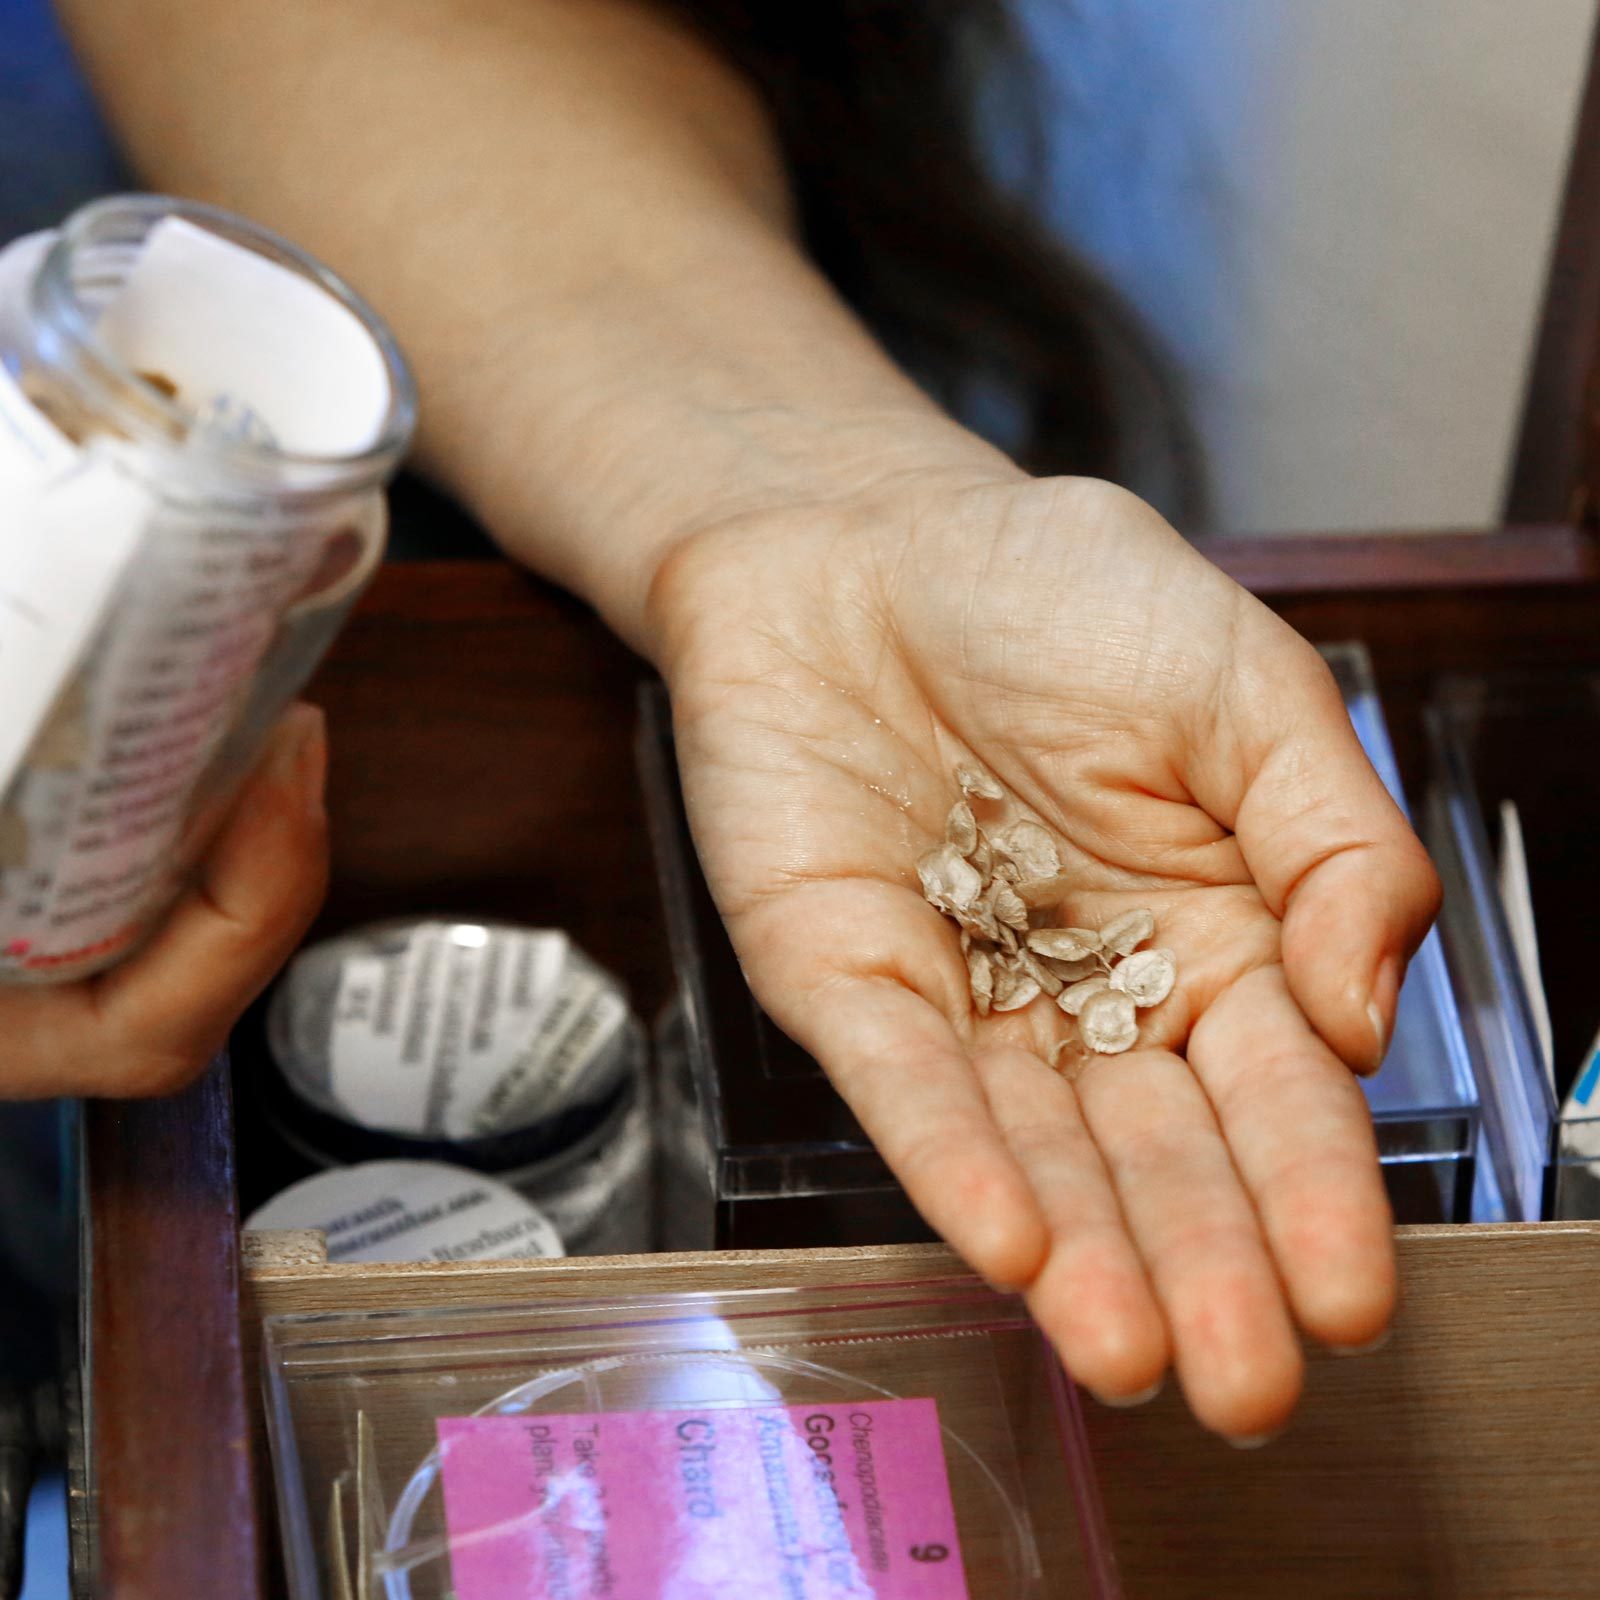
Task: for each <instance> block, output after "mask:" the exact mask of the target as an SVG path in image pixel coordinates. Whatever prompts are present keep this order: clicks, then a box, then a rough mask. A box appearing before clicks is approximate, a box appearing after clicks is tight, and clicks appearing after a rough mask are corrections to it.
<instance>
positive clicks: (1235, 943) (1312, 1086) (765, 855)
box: [657, 480, 1437, 1438]
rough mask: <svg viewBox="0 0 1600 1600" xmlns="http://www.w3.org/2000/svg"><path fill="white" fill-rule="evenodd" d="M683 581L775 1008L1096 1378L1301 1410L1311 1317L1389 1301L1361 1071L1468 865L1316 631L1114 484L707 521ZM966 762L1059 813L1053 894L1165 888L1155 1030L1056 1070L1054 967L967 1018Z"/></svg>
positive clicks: (1267, 1424)
mask: <svg viewBox="0 0 1600 1600" xmlns="http://www.w3.org/2000/svg"><path fill="white" fill-rule="evenodd" d="M657 604H658V609H659V611H660V613H661V619H662V637H663V639H664V641H665V648H664V652H663V654H664V665H665V669H666V672H667V676H668V679H669V682H670V685H671V687H672V691H673V699H674V714H675V718H676V721H677V729H678V748H679V752H680V760H681V762H682V765H683V777H684V787H685V795H686V798H687V803H688V806H689V814H690V820H691V825H692V827H693V830H694V834H695V839H696V842H697V845H698V848H699V850H700V854H701V857H702V860H703V862H704V865H705V868H706V872H707V875H708V878H709V881H710V883H711V887H712V890H713V893H714V894H715V896H716V898H717V901H718V904H719V906H720V908H721V910H722V912H723V914H724V916H725V917H726V918H727V920H728V923H729V927H730V931H731V934H732V937H733V941H734V944H735V947H736V949H737V950H738V952H739V955H740V958H741V960H742V962H743V963H744V966H745V970H746V972H747V974H748V976H749V979H750V982H751V985H752V987H753V988H754V990H755V992H756V994H757V996H758V998H759V999H760V1000H761V1001H762V1003H763V1005H764V1006H765V1007H766V1008H767V1010H768V1011H769V1013H770V1014H771V1015H772V1016H773V1018H774V1019H775V1020H776V1021H777V1022H778V1023H779V1025H780V1026H782V1027H783V1028H784V1029H785V1030H786V1031H787V1032H789V1033H790V1034H791V1035H792V1036H793V1037H794V1038H795V1039H796V1040H797V1041H798V1042H799V1043H800V1044H802V1045H803V1046H804V1047H806V1048H807V1049H809V1050H810V1051H811V1052H812V1053H813V1054H814V1055H815V1056H816V1057H817V1059H818V1060H819V1061H820V1062H821V1063H822V1065H823V1066H824V1068H825V1069H826V1070H827V1071H828V1072H829V1074H830V1076H831V1077H832V1078H833V1081H834V1082H835V1083H836V1084H837V1086H838V1088H839V1089H840V1091H841V1093H843V1095H844V1096H845V1098H846V1099H847V1100H849V1102H850V1103H851V1105H852V1107H853V1108H854V1110H855V1111H856V1113H857V1115H858V1116H859V1117H860V1119H861V1122H862V1124H863V1126H864V1127H865V1128H866V1129H867V1130H868V1132H869V1133H870V1134H871V1135H872V1137H873V1138H874V1140H875V1141H876V1142H877V1144H878V1146H879V1148H880V1150H881V1151H882V1152H883V1154H884V1156H885V1158H886V1159H887V1160H888V1162H889V1163H890V1165H891V1166H892V1167H893V1168H894V1169H895V1171H896V1172H897V1174H898V1175H899V1177H900V1179H901V1180H902V1182H903V1183H904V1184H905V1186H906V1188H907V1190H908V1191H909V1193H910V1194H911V1196H912V1198H913V1199H914V1200H915V1201H916V1203H917V1205H918V1206H919V1208H920V1209H921V1210H922V1211H923V1213H924V1215H925V1216H926V1217H927V1218H928V1220H929V1221H930V1223H931V1224H932V1225H933V1226H934V1227H936V1228H937V1229H938V1230H939V1231H940V1232H941V1233H942V1234H943V1235H944V1236H945V1237H946V1238H948V1239H949V1240H950V1242H951V1243H952V1244H953V1245H954V1246H955V1247H956V1248H957V1249H958V1250H960V1251H961V1252H962V1254H964V1255H965V1256H966V1258H967V1259H968V1260H969V1261H970V1262H971V1263H972V1265H973V1266H974V1267H975V1268H976V1269H978V1270H979V1271H981V1272H983V1273H985V1274H986V1275H988V1276H989V1277H991V1278H992V1279H994V1280H995V1281H997V1282H1002V1283H1007V1284H1016V1285H1021V1286H1024V1287H1025V1288H1026V1291H1027V1293H1028V1295H1029V1297H1030V1303H1031V1304H1032V1306H1033V1309H1034V1311H1035V1314H1036V1315H1037V1316H1038V1318H1039V1320H1040V1322H1041V1324H1042V1325H1043V1326H1044V1328H1045V1329H1046V1331H1047V1332H1048V1333H1049V1334H1050V1335H1051V1336H1052V1337H1053V1338H1054V1340H1055V1341H1056V1343H1057V1345H1058V1346H1059V1348H1060V1349H1061V1351H1062V1353H1063V1355H1064V1357H1065V1358H1066V1360H1067V1362H1068V1364H1069V1366H1070V1367H1071V1368H1072V1370H1073V1371H1074V1373H1075V1374H1076V1375H1077V1376H1078V1377H1079V1378H1080V1379H1081V1380H1082V1381H1083V1382H1085V1383H1086V1384H1088V1385H1089V1386H1090V1387H1092V1388H1094V1389H1095V1390H1096V1391H1097V1392H1099V1393H1100V1394H1101V1395H1103V1396H1105V1397H1106V1398H1109V1399H1119V1398H1121V1399H1126V1398H1132V1397H1135V1396H1137V1395H1138V1394H1140V1393H1141V1392H1143V1391H1145V1390H1147V1389H1149V1388H1150V1387H1151V1386H1152V1385H1154V1384H1155V1383H1157V1382H1158V1381H1159V1380H1160V1378H1161V1376H1162V1374H1163V1372H1164V1371H1165V1369H1166V1367H1167V1366H1168V1364H1169V1362H1172V1363H1175V1365H1176V1368H1177V1371H1178V1374H1179V1376H1180V1379H1181V1381H1182V1382H1183V1385H1184V1388H1185V1390H1186V1393H1187V1394H1188V1397H1189V1399H1190V1402H1191V1404H1192V1405H1193V1407H1194V1408H1195V1411H1196V1413H1197V1414H1198V1415H1199V1417H1200V1418H1201V1420H1202V1421H1204V1422H1205V1423H1207V1424H1208V1425H1209V1426H1211V1427H1213V1428H1215V1429H1217V1430H1218V1431H1220V1432H1222V1433H1225V1434H1227V1435H1229V1436H1230V1437H1234V1438H1253V1437H1256V1436H1259V1435H1261V1434H1263V1433H1266V1432H1269V1431H1271V1430H1272V1429H1274V1428H1276V1427H1277V1426H1279V1425H1281V1423H1282V1422H1283V1420H1284V1419H1285V1418H1286V1416H1287V1414H1288V1412H1289V1410H1290V1409H1291V1408H1292V1406H1293V1404H1294V1401H1295V1398H1296V1396H1297V1394H1298V1391H1299V1386H1300V1366H1301V1358H1300V1353H1299V1348H1298V1344H1297V1341H1296V1338H1295V1335H1294V1327H1293V1324H1294V1322H1296V1321H1298V1323H1299V1324H1300V1325H1301V1326H1302V1327H1303V1328H1304V1329H1305V1330H1306V1331H1307V1332H1309V1333H1310V1334H1311V1335H1312V1336H1314V1337H1317V1338H1320V1339H1322V1340H1325V1341H1327V1342H1329V1343H1332V1344H1336V1345H1344V1346H1356V1345H1360V1344H1362V1343H1365V1342H1367V1341H1370V1340H1371V1339H1373V1338H1374V1337H1375V1336H1377V1335H1379V1334H1380V1333H1381V1332H1382V1330H1383V1329H1384V1328H1385V1326H1386V1325H1387V1322H1388V1319H1389V1316H1390V1314H1391V1312H1392V1308H1393V1301H1394V1292H1395V1286H1394V1269H1393V1258H1392V1250H1391V1245H1390V1236H1389V1212H1388V1207H1387V1203H1386V1201H1385V1197H1384V1192H1383V1187H1382V1183H1381V1179H1380V1176H1379V1171H1378V1166H1377V1159H1376V1151H1375V1147H1374V1143H1373V1136H1372V1130H1371V1123H1370V1119H1369V1117H1368V1115H1367V1112H1366V1107H1365V1104H1364V1101H1363V1098H1362V1096H1361V1094H1360V1091H1359V1088H1358V1086H1357V1085H1356V1083H1355V1082H1354V1080H1353V1079H1352V1077H1351V1075H1350V1070H1349V1069H1350V1068H1355V1069H1356V1070H1360V1071H1370V1070H1372V1069H1374V1068H1375V1067H1376V1066H1377V1064H1378V1062H1379V1060H1380V1059H1381V1056H1382V1052H1383V1046H1384V1042H1385V1040H1386V1038H1387V1034H1388V1031H1389V1029H1390V1027H1391V1026H1392V1022H1393V1011H1394V1006H1395V1002H1396V997H1397V994H1398V989H1399V983H1400V978H1401V974H1402V971H1403V967H1404V963H1405V960H1406V959H1407V957H1408V956H1409V955H1410V953H1411V951H1412V950H1413V949H1414V948H1415V945H1416V943H1417V942H1418V940H1419V939H1420V937H1421V935H1422V932H1423V931H1424V929H1425V928H1426V926H1427V923H1428V921H1429V920H1430V918H1431V916H1432V914H1433V911H1434V909H1435V904H1436V893H1437V891H1436V887H1435V881H1434V878H1433V874H1432V870H1431V868H1430V866H1429V864H1428V862H1427V858H1426V856H1425V854H1424V853H1423V851H1422V848H1421V846H1420V845H1419V844H1418V843H1417V841H1416V839H1415V838H1414V837H1413V835H1412V834H1411V832H1410V830H1409V829H1408V828H1407V826H1406V824H1405V822H1404V820H1403V818H1402V817H1401V815H1400V814H1399V812H1398V811H1397V809H1396V808H1395V807H1394V806H1393V804H1392V803H1391V802H1390V800H1389V798H1388V796H1387V795H1386V793H1385V792H1384V790H1383V788H1382V785H1381V784H1380V782H1379V781H1378V779H1377V777H1376V775H1375V774H1374V773H1373V772H1372V770H1371V768H1370V766H1369V765H1368V764H1367V762H1366V760H1365V758H1364V756H1363V755H1362V753H1361V750H1360V747H1359V745H1358V744H1357V742H1356V739H1355V736H1354V734H1353V733H1352V731H1351V729H1350V725H1349V722H1348V719H1347V717H1346V716H1345V713H1344V710H1343V707H1342V705H1341V703H1340V699H1339V696H1338V693H1337V691H1336V689H1335V688H1334V685H1333V683H1332V680H1331V678H1330V677H1329V675H1328V673H1327V671H1326V670H1325V669H1324V667H1323V666H1322V664H1321V662H1320V660H1319V659H1318V658H1317V656H1316V654H1315V653H1314V652H1313V651H1312V650H1311V649H1310V647H1309V646H1307V645H1306V644H1305V643H1304V642H1303V641H1302V640H1301V639H1299V638H1298V636H1296V635H1295V634H1294V633H1292V632H1291V631H1290V630H1289V629H1288V628H1286V627H1285V626H1284V625H1283V624H1281V623H1280V622H1278V621H1277V620H1276V619H1275V618H1274V617H1272V615H1271V614H1270V613H1269V612H1267V611H1266V610H1265V608H1263V607H1262V606H1260V605H1259V604H1258V603H1257V602H1255V601H1254V600H1252V599H1251V598H1250V597H1249V596H1248V595H1247V594H1245V593H1244V591H1242V590H1240V589H1239V588H1238V587H1237V586H1236V585H1234V584H1233V583H1232V582H1231V581H1230V580H1228V579H1227V578H1225V577H1224V576H1223V575H1222V574H1221V573H1220V572H1218V571H1217V570H1216V569H1215V568H1214V567H1212V566H1211V565H1210V564H1209V563H1208V562H1206V561H1205V560H1204V559H1203V558H1202V557H1201V556H1199V555H1198V554H1197V553H1196V552H1195V551H1194V550H1192V549H1191V548H1190V547H1189V546H1187V545H1186V544H1185V543H1184V542H1183V541H1182V540H1180V539H1179V538H1178V537H1177V536H1176V535H1175V534H1174V533H1173V532H1172V531H1171V529H1169V528H1168V527H1167V526H1166V525H1165V524H1164V523H1163V522H1162V521H1161V519H1160V518H1159V517H1157V516H1156V515H1155V514H1154V513H1153V512H1151V511H1150V510H1149V509H1148V508H1146V507H1145V506H1143V505H1142V504H1141V503H1140V502H1138V501H1137V500H1135V499H1133V498H1132V497H1130V496H1128V495H1126V494H1124V493H1122V492H1120V491H1118V490H1115V489H1113V488H1111V487H1109V486H1107V485H1105V484H1100V483H1096V482H1092V481H1088V480H1059V481H1053V482H1050V481H1046V482H1021V481H1009V480H1006V481H994V482H979V483H971V482H969V483H964V484H956V483H950V482H927V483H917V482H912V483H901V484H899V485H897V486H896V487H895V488H894V489H893V490H892V491H889V492H885V493H882V494H880V495H879V496H877V497H876V498H874V499H873V500H872V501H870V502H866V501H860V502H854V503H852V504H850V505H848V506H830V507H822V508H817V507H808V508H804V509H796V510H792V511H785V512H783V513H781V514H774V513H764V514H762V515H761V516H758V517H752V518H748V519H745V520H744V521H742V522H741V523H739V524H737V525H732V526H729V527H725V528H723V529H720V530H718V531H716V532H714V533H710V534H705V535H702V536H700V537H699V538H697V539H696V540H694V541H693V543H692V544H690V545H688V546H686V547H684V548H683V549H682V550H680V551H679V553H678V554H677V556H676V557H675V559H674V561H673V562H672V564H671V567H670V569H669V571H668V572H667V573H666V574H665V575H664V577H663V580H662V581H661V582H660V583H659V584H658V589H657ZM959 762H974V763H976V764H979V765H981V766H982V767H984V768H985V769H986V770H987V771H989V772H990V773H992V774H993V775H994V776H995V777H996V778H997V779H998V780H999V781H1000V783H1001V784H1002V785H1003V786H1004V787H1005V789H1006V791H1007V794H1008V801H1007V802H1006V808H1005V812H1004V814H1006V815H1020V816H1029V817H1032V818H1035V819H1036V820H1038V821H1040V822H1041V823H1043V824H1044V825H1045V826H1046V827H1048V828H1049V829H1050V830H1051V831H1052V833H1053V834H1054V835H1055V836H1056V838H1057V840H1058V842H1059V845H1060V848H1061V854H1062V860H1063V869H1064V874H1065V882H1066V886H1067V892H1066V896H1065V901H1064V906H1063V916H1062V919H1061V920H1063V921H1065V922H1071V923H1076V924H1090V925H1099V924H1100V923H1102V922H1104V921H1106V920H1107V919H1109V918H1110V917H1111V916H1113V915H1115V914H1116V913H1117V912H1119V911H1122V910H1126V909H1129V908H1131V907H1134V906H1149V907H1150V908H1151V909H1152V910H1153V911H1154V912H1155V914H1156V917H1157V923H1158V929H1159V934H1158V942H1159V943H1160V944H1162V945H1164V946H1167V947H1169V948H1170V949H1172V950H1173V951H1174V952H1175V954H1176V957H1177V962H1178V971H1179V981H1178V987H1177V989H1176V990H1175V991H1174V993H1173V994H1172V996H1171V997H1170V998H1169V999H1168V1000H1167V1001H1166V1002H1165V1003H1163V1004H1162V1005H1161V1006H1159V1007H1158V1008H1156V1009H1154V1010H1151V1011H1146V1012H1142V1013H1141V1014H1140V1016H1141V1022H1142V1028H1141V1036H1140V1040H1139V1044H1138V1046H1137V1047H1136V1048H1135V1049H1134V1050H1133V1051H1130V1052H1129V1053H1127V1054H1125V1055H1117V1056H1091V1057H1088V1058H1087V1060H1084V1058H1083V1057H1082V1056H1079V1057H1077V1058H1076V1059H1077V1060H1078V1061H1081V1062H1082V1068H1081V1070H1080V1071H1079V1072H1077V1074H1076V1075H1075V1076H1073V1075H1070V1074H1061V1073H1057V1072H1055V1071H1052V1070H1051V1068H1050V1067H1049V1066H1047V1065H1046V1062H1047V1061H1048V1060H1049V1059H1050V1057H1051V1054H1052V1048H1053V1047H1054V1046H1055V1045H1056V1044H1058V1043H1059V1042H1060V1041H1061V1040H1063V1039H1066V1038H1068V1037H1069V1036H1070V1035H1071V1033H1072V1031H1073V1025H1072V1024H1071V1023H1070V1022H1069V1021H1068V1020H1067V1019H1066V1018H1065V1017H1064V1016H1063V1015H1062V1013H1061V1012H1060V1011H1059V1010H1058V1009H1057V1008H1056V1007H1055V1006H1053V1005H1051V1004H1050V1003H1049V1001H1048V1000H1043V999H1041V1000H1038V1001H1035V1002H1034V1003H1033V1004H1032V1005H1030V1006H1028V1007H1026V1008H1025V1009H1023V1010H1021V1011H1016V1012H1010V1013H1007V1014H1004V1015H999V1014H996V1015H991V1016H989V1017H986V1018H982V1019H979V1018H978V1017H977V1016H976V1015H975V1014H974V1012H973V1009H972V1005H971V1002H970V999H969V996H968V987H967V972H966V966H965V962H964V961H963V959H962V956H961V952H960V948H959V945H958V941H957V937H956V931H955V928H954V926H953V924H951V923H950V922H948V921H947V920H946V919H945V918H943V917H942V916H940V914H939V913H938V912H936V911H935V910H934V909H933V908H932V907H931V906H929V905H928V904H927V903H926V902H925V901H924V900H923V898H922V895H921V892H920V889H919V886H918V883H917V877H916V873H915V869H914V863H915V861H916V859H917V857H918V856H919V855H921V854H922V853H923V852H924V851H925V850H927V849H928V848H929V846H930V845H931V844H933V843H935V842H936V841H937V839H938V838H939V836H940V832H941V829H942V826H943V822H944V817H945V814H946V812H947V811H948V810H949V808H950V805H951V804H952V802H953V801H954V800H955V799H956V798H958V791H957V790H956V787H955V784H954V782H953V779H952V777H951V772H952V769H953V767H954V766H955V765H956V764H957V763H959ZM980 809H982V808H980ZM990 814H991V815H996V814H999V812H998V808H991V811H990Z"/></svg>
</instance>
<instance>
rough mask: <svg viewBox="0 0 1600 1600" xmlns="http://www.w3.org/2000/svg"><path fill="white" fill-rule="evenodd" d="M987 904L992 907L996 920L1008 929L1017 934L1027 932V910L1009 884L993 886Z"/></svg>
mask: <svg viewBox="0 0 1600 1600" xmlns="http://www.w3.org/2000/svg"><path fill="white" fill-rule="evenodd" d="M989 904H990V905H991V906H993V907H994V914H995V917H996V919H997V920H998V921H1000V922H1003V923H1005V925H1006V926H1007V927H1008V928H1015V929H1016V930H1017V932H1018V933H1026V932H1027V931H1028V908H1027V907H1026V906H1025V905H1023V903H1022V897H1021V896H1020V895H1019V894H1018V893H1017V891H1016V890H1015V889H1013V888H1012V887H1011V885H1010V884H1008V883H997V884H994V885H993V886H992V887H991V889H990V893H989Z"/></svg>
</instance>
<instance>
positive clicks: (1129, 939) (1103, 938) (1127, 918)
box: [1100, 906, 1156, 956]
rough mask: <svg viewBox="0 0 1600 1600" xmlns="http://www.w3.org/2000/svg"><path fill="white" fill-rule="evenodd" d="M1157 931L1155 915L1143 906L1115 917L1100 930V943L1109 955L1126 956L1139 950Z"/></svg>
mask: <svg viewBox="0 0 1600 1600" xmlns="http://www.w3.org/2000/svg"><path fill="white" fill-rule="evenodd" d="M1155 931H1156V919H1155V913H1154V912H1152V911H1149V910H1147V909H1145V908H1144V907H1143V906H1141V907H1140V908H1139V909H1138V910H1137V911H1124V912H1123V913H1122V915H1121V916H1120V917H1113V918H1112V919H1111V920H1110V921H1109V922H1108V923H1107V924H1106V925H1105V927H1103V928H1102V929H1101V930H1100V942H1101V944H1102V945H1103V946H1104V948H1105V950H1106V952H1107V953H1108V954H1109V955H1114V956H1125V955H1129V954H1131V953H1132V952H1133V951H1134V950H1137V949H1138V948H1139V946H1140V945H1142V944H1143V943H1144V942H1145V940H1146V939H1148V938H1149V937H1150V936H1151V935H1152V934H1153V933H1154V932H1155Z"/></svg>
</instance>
